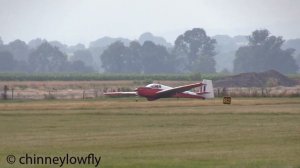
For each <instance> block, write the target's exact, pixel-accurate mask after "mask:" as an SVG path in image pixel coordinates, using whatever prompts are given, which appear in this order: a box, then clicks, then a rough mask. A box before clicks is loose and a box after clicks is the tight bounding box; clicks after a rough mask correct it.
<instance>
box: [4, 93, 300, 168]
mask: <svg viewBox="0 0 300 168" xmlns="http://www.w3.org/2000/svg"><path fill="white" fill-rule="evenodd" d="M0 133H1V135H0V167H1V168H2V167H7V168H10V167H12V166H11V165H9V164H7V163H6V156H7V155H8V154H14V155H16V156H17V157H18V156H23V155H24V154H25V153H28V154H30V155H33V154H36V155H40V156H64V155H65V154H66V153H69V154H70V155H74V156H86V155H88V154H89V153H95V154H96V155H98V156H102V159H101V165H100V167H105V168H111V167H120V168H121V167H122V168H127V167H128V168H135V167H137V168H139V167H151V168H152V167H154V168H159V167H161V168H169V167H170V168H171V167H172V168H173V167H175V168H176V167H178V168H182V167H183V168H184V167H187V168H189V167H197V168H198V167H220V168H223V167H224V168H229V167H238V168H240V167H242V168H243V167H245V168H251V167H255V168H260V167H270V168H271V167H272V168H273V167H275V168H277V167H278V168H281V167H287V168H291V167H292V168H299V167H300V99H299V98H258V99H256V98H251V99H250V98H248V99H246V98H244V99H243V98H233V101H232V105H223V104H222V100H221V99H215V100H205V101H202V100H193V99H192V100H191V99H180V100H177V99H165V100H158V101H154V102H148V101H145V100H143V99H140V100H139V102H135V99H125V98H124V99H100V100H85V101H82V100H75V101H71V100H63V101H61V100H53V101H15V102H6V101H2V102H0ZM13 167H59V166H58V165H47V166H42V165H28V166H23V165H20V164H17V163H16V164H15V165H13ZM63 167H94V165H84V166H83V165H64V166H63Z"/></svg>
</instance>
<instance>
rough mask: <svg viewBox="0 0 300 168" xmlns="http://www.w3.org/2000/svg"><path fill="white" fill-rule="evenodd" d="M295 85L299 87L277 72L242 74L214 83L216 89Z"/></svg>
mask: <svg viewBox="0 0 300 168" xmlns="http://www.w3.org/2000/svg"><path fill="white" fill-rule="evenodd" d="M294 85H297V82H296V81H294V80H292V79H289V78H288V77H286V76H284V75H283V74H281V73H279V72H277V71H275V70H269V71H266V72H261V73H255V72H251V73H241V74H239V75H235V76H229V77H225V78H223V79H220V80H217V81H215V82H214V87H274V86H294Z"/></svg>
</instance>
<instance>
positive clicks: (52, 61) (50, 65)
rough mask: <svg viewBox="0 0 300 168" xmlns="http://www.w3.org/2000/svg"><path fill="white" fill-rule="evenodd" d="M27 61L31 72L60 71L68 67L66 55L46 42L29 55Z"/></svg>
mask: <svg viewBox="0 0 300 168" xmlns="http://www.w3.org/2000/svg"><path fill="white" fill-rule="evenodd" d="M29 63H30V65H31V71H33V72H62V71H66V70H67V67H68V61H67V56H66V55H64V54H63V53H62V52H61V51H60V50H59V49H58V48H57V47H53V46H52V45H50V44H49V43H47V42H45V43H43V44H41V45H40V46H39V47H38V48H37V49H36V50H34V51H33V52H32V53H31V54H30V55H29Z"/></svg>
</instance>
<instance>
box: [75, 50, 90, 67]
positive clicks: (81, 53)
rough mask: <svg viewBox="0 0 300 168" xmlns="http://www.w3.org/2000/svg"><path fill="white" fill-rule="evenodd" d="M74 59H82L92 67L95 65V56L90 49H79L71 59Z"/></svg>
mask: <svg viewBox="0 0 300 168" xmlns="http://www.w3.org/2000/svg"><path fill="white" fill-rule="evenodd" d="M70 60H71V61H72V62H74V61H82V62H83V63H84V64H85V65H87V66H90V67H92V66H93V62H94V60H93V56H92V54H91V52H90V51H89V50H77V51H75V52H74V55H73V56H72V57H71V59H70Z"/></svg>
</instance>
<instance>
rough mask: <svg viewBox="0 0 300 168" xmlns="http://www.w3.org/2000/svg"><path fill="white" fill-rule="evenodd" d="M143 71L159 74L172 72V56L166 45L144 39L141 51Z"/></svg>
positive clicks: (173, 67)
mask: <svg viewBox="0 0 300 168" xmlns="http://www.w3.org/2000/svg"><path fill="white" fill-rule="evenodd" d="M141 58H142V65H143V72H144V73H146V74H159V73H171V72H174V69H175V65H174V64H173V62H174V61H173V57H172V55H170V54H169V53H168V51H167V49H166V47H164V46H161V45H155V44H154V43H153V42H152V41H145V42H144V44H143V46H142V51H141Z"/></svg>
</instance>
